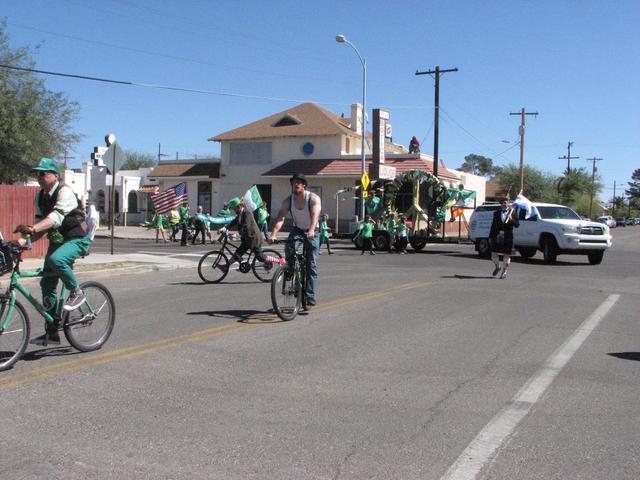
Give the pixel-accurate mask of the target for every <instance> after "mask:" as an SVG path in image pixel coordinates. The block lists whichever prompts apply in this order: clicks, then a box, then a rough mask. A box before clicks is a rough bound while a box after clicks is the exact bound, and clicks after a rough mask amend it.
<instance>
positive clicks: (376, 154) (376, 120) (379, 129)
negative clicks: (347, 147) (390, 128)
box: [371, 108, 389, 179]
mask: <svg viewBox="0 0 640 480" xmlns="http://www.w3.org/2000/svg"><path fill="white" fill-rule="evenodd" d="M388 120H389V112H387V111H386V110H381V109H379V108H374V109H373V128H372V134H373V152H372V156H373V158H372V159H371V160H372V161H371V175H372V176H373V178H376V179H377V178H380V165H384V142H385V137H386V134H387V123H388Z"/></svg>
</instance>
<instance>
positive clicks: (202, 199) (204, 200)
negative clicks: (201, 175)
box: [198, 182, 211, 213]
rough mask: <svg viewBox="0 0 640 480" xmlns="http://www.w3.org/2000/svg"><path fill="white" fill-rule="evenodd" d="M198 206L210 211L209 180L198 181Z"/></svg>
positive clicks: (206, 211) (207, 211)
mask: <svg viewBox="0 0 640 480" xmlns="http://www.w3.org/2000/svg"><path fill="white" fill-rule="evenodd" d="M198 206H201V207H202V210H204V213H211V182H198Z"/></svg>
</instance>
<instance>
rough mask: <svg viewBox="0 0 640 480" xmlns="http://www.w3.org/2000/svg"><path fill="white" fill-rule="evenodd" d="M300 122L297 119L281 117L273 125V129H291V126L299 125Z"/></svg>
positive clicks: (289, 116) (288, 116) (286, 116)
mask: <svg viewBox="0 0 640 480" xmlns="http://www.w3.org/2000/svg"><path fill="white" fill-rule="evenodd" d="M301 124H302V122H301V121H300V120H298V119H297V118H295V117H293V116H291V115H285V116H284V117H282V118H281V119H280V120H278V121H277V122H276V123H274V124H273V126H274V127H291V126H293V125H301Z"/></svg>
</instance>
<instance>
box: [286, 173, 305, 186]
mask: <svg viewBox="0 0 640 480" xmlns="http://www.w3.org/2000/svg"><path fill="white" fill-rule="evenodd" d="M296 180H298V181H300V182H302V183H303V184H304V186H305V187H306V186H307V177H305V176H304V175H303V174H302V173H294V174H293V176H292V177H291V178H290V179H289V183H293V182H295V181H296Z"/></svg>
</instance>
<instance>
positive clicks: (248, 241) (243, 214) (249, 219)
mask: <svg viewBox="0 0 640 480" xmlns="http://www.w3.org/2000/svg"><path fill="white" fill-rule="evenodd" d="M229 208H230V209H231V210H233V211H234V212H235V213H236V218H234V219H233V220H231V222H229V224H228V225H227V226H226V227H223V228H221V229H220V232H221V233H226V232H227V230H228V229H230V228H231V227H234V226H237V227H238V232H239V233H240V246H239V247H238V248H236V251H235V252H233V255H232V256H231V258H230V259H229V264H230V265H233V264H234V263H236V262H241V261H242V256H243V255H244V254H245V253H247V251H249V250H253V251H254V252H255V254H256V258H257V259H258V260H260V261H261V262H264V263H265V264H266V265H268V264H269V263H270V262H271V263H272V262H273V261H275V260H277V259H275V258H265V256H264V255H263V254H262V232H261V230H260V227H258V224H257V223H256V220H255V219H254V218H253V215H252V214H251V212H249V211H248V210H247V209H246V208H245V207H244V205H243V203H242V200H241V199H240V198H239V197H234V198H232V199H231V200H229ZM218 268H220V269H222V270H224V269H228V268H229V267H228V265H220V266H219V267H218Z"/></svg>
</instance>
